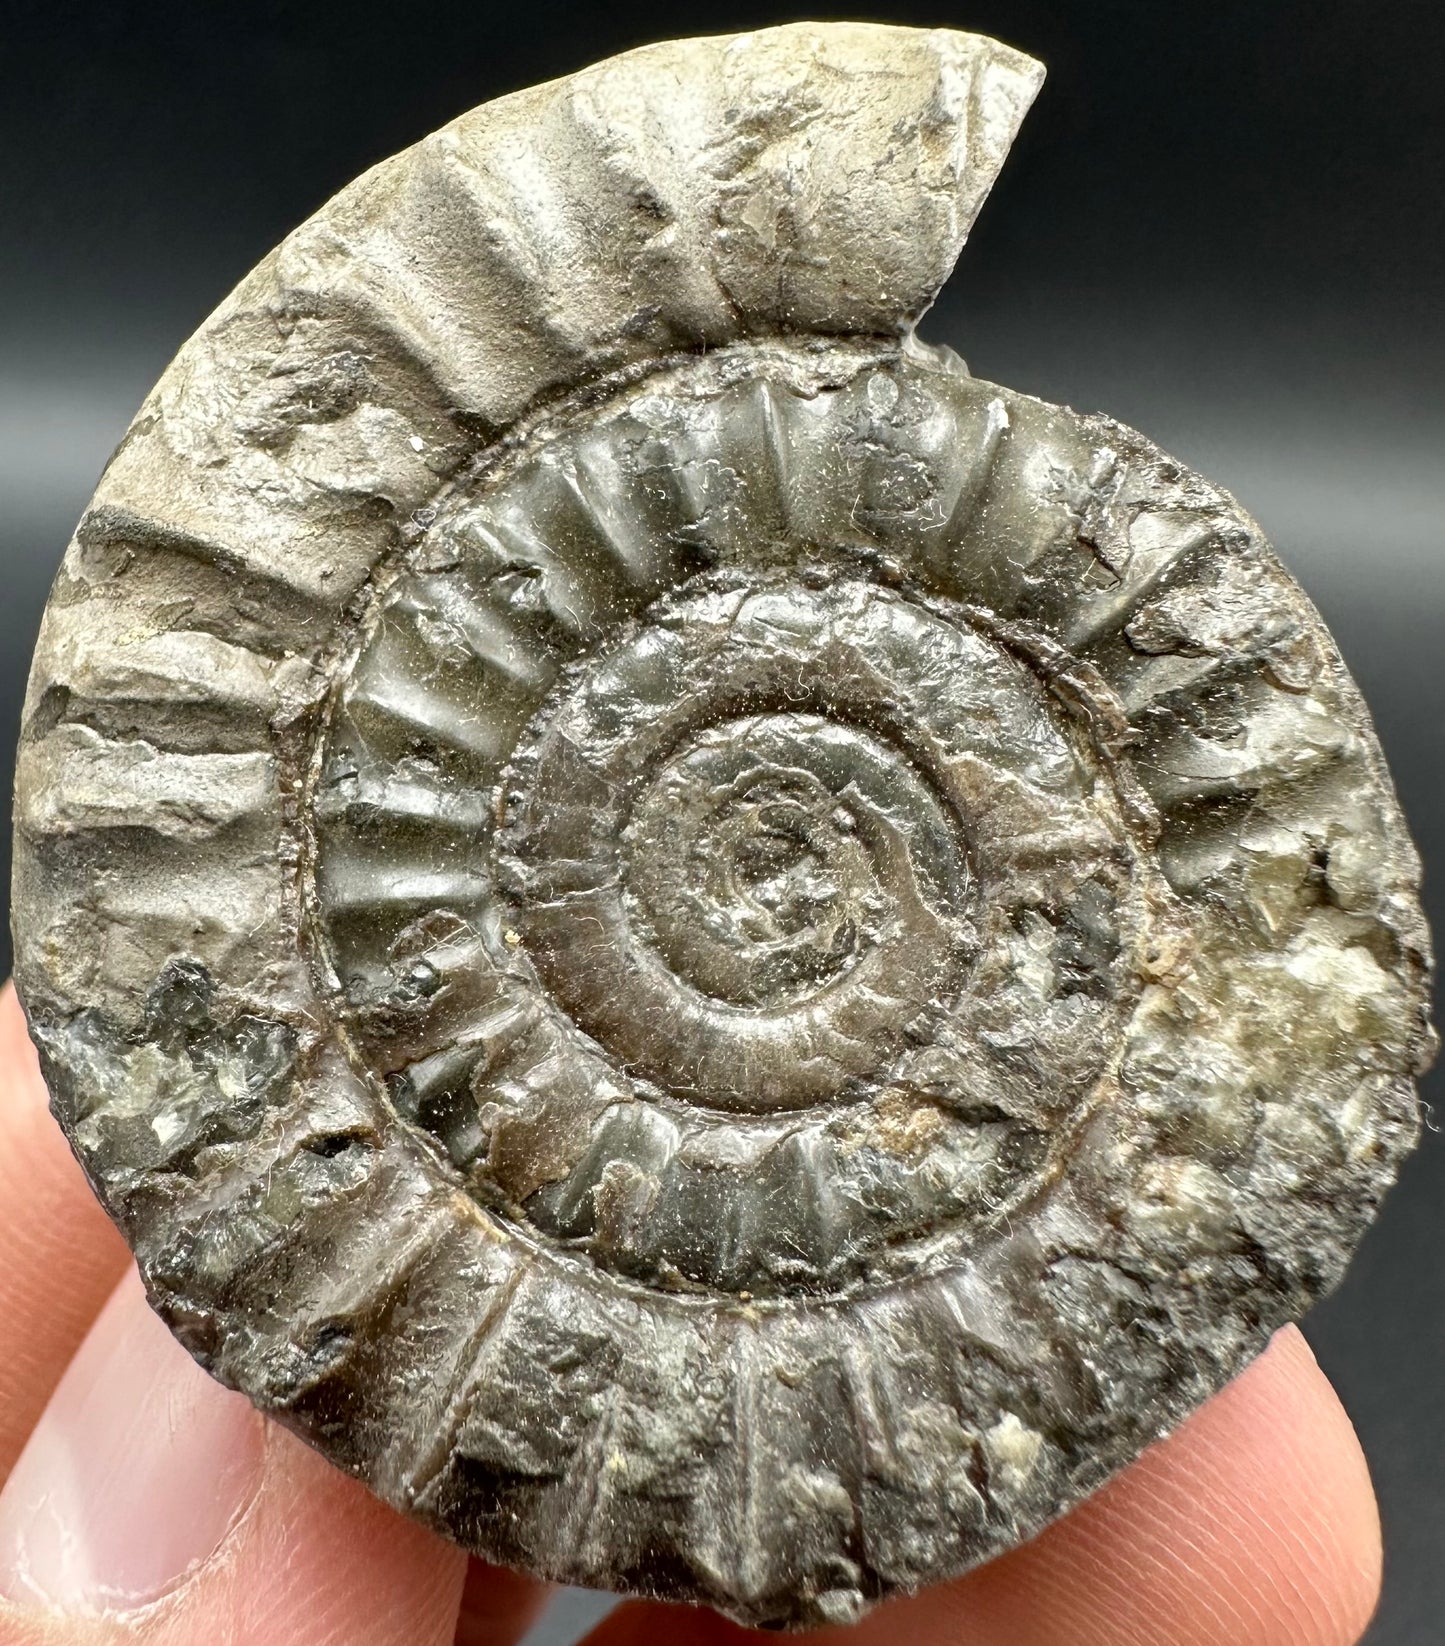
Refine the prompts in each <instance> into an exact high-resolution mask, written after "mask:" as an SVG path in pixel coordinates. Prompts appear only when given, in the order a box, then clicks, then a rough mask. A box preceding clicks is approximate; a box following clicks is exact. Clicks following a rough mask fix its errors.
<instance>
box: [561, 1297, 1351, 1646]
mask: <svg viewBox="0 0 1445 1646" xmlns="http://www.w3.org/2000/svg"><path fill="white" fill-rule="evenodd" d="M1379 1585H1380V1527H1379V1519H1378V1516H1377V1513H1376V1509H1375V1499H1374V1493H1373V1491H1372V1490H1371V1487H1370V1479H1369V1472H1368V1470H1367V1469H1366V1466H1365V1460H1364V1457H1363V1455H1362V1454H1361V1451H1360V1447H1359V1442H1358V1441H1357V1440H1356V1438H1355V1433H1354V1430H1353V1429H1352V1428H1351V1426H1350V1420H1349V1418H1348V1417H1346V1415H1345V1413H1344V1409H1343V1408H1342V1407H1341V1405H1340V1403H1339V1400H1338V1399H1337V1398H1336V1396H1335V1393H1334V1390H1333V1389H1332V1388H1331V1387H1330V1385H1329V1383H1328V1382H1327V1380H1326V1379H1325V1376H1324V1374H1323V1373H1322V1372H1321V1371H1320V1369H1319V1367H1318V1366H1317V1365H1316V1364H1315V1360H1314V1357H1313V1355H1311V1353H1310V1351H1309V1347H1308V1345H1307V1344H1306V1343H1305V1340H1304V1338H1303V1337H1302V1336H1301V1335H1300V1333H1299V1332H1298V1331H1296V1330H1295V1329H1294V1328H1293V1327H1289V1328H1287V1329H1286V1330H1285V1331H1282V1332H1280V1333H1279V1334H1278V1335H1277V1336H1276V1337H1275V1339H1274V1342H1273V1343H1272V1344H1271V1346H1270V1348H1269V1350H1268V1351H1267V1352H1266V1353H1265V1354H1264V1355H1262V1356H1261V1357H1260V1359H1259V1360H1257V1361H1256V1362H1255V1363H1254V1365H1253V1366H1251V1367H1250V1368H1249V1370H1248V1371H1246V1372H1245V1373H1244V1374H1243V1375H1242V1376H1241V1377H1239V1378H1238V1379H1237V1380H1236V1381H1235V1382H1234V1383H1232V1384H1231V1385H1230V1386H1229V1387H1228V1388H1227V1389H1225V1390H1224V1391H1223V1393H1222V1394H1220V1395H1218V1396H1216V1398H1215V1399H1214V1400H1212V1401H1210V1402H1209V1403H1208V1405H1206V1406H1204V1407H1202V1408H1201V1409H1200V1410H1199V1411H1198V1412H1196V1413H1195V1414H1194V1415H1193V1416H1192V1417H1191V1418H1189V1419H1188V1421H1187V1422H1185V1423H1184V1424H1183V1425H1182V1426H1181V1428H1180V1429H1179V1430H1178V1431H1177V1432H1176V1433H1175V1434H1174V1435H1172V1436H1171V1437H1170V1438H1169V1439H1168V1440H1166V1441H1163V1442H1161V1443H1160V1444H1159V1445H1157V1446H1154V1447H1151V1448H1150V1450H1149V1451H1147V1452H1146V1453H1145V1454H1144V1456H1143V1457H1142V1458H1140V1460H1139V1461H1138V1462H1137V1463H1136V1464H1135V1465H1134V1466H1133V1467H1132V1468H1130V1469H1128V1470H1126V1471H1125V1472H1124V1473H1123V1474H1122V1475H1120V1476H1118V1478H1117V1479H1115V1480H1113V1481H1112V1482H1110V1484H1109V1485H1107V1486H1106V1487H1104V1489H1103V1490H1102V1491H1100V1492H1099V1493H1097V1494H1096V1495H1095V1496H1094V1497H1092V1498H1090V1499H1088V1500H1087V1501H1086V1502H1085V1503H1083V1504H1081V1505H1080V1506H1079V1508H1077V1509H1076V1510H1074V1512H1073V1513H1072V1514H1070V1515H1067V1516H1066V1517H1065V1518H1064V1519H1063V1520H1061V1521H1059V1522H1057V1523H1056V1524H1055V1525H1053V1526H1051V1527H1050V1528H1049V1529H1048V1530H1047V1531H1045V1532H1043V1533H1042V1534H1041V1535H1040V1536H1039V1537H1037V1538H1035V1539H1034V1540H1033V1542H1031V1543H1028V1544H1026V1545H1024V1547H1022V1548H1020V1549H1016V1550H1014V1551H1013V1552H1012V1553H1010V1554H1008V1555H1005V1556H1004V1557H1002V1558H1001V1559H999V1560H995V1561H991V1562H990V1563H989V1564H988V1565H986V1566H982V1567H980V1568H979V1569H978V1570H977V1571H975V1572H972V1573H970V1574H969V1575H968V1576H967V1577H964V1578H960V1579H959V1580H958V1581H956V1582H954V1583H947V1584H941V1585H940V1586H939V1587H938V1588H936V1589H931V1590H927V1591H925V1592H924V1593H922V1594H920V1595H916V1596H913V1597H912V1598H910V1599H907V1600H900V1601H895V1602H893V1603H892V1604H890V1605H887V1606H883V1607H880V1608H879V1610H878V1611H876V1612H874V1613H872V1614H871V1615H870V1616H869V1617H867V1618H865V1619H864V1621H863V1622H862V1623H861V1624H860V1625H858V1626H857V1627H856V1628H853V1629H846V1630H842V1629H824V1630H821V1631H819V1632H818V1633H817V1634H814V1635H811V1636H809V1640H810V1643H813V1646H844V1643H845V1642H846V1646H883V1643H885V1642H895V1643H896V1642H899V1641H907V1642H908V1646H944V1643H945V1642H947V1643H963V1642H967V1646H1353V1643H1354V1642H1355V1641H1357V1640H1358V1639H1359V1637H1360V1636H1361V1634H1362V1633H1363V1632H1364V1629H1365V1626H1366V1624H1367V1623H1368V1622H1369V1619H1370V1615H1371V1613H1372V1612H1373V1610H1374V1607H1375V1602H1376V1599H1377V1597H1378V1594H1379ZM757 1638H759V1637H758V1636H757V1635H756V1634H755V1633H754V1631H752V1630H746V1629H739V1628H738V1627H736V1625H733V1624H730V1623H727V1622H726V1621H725V1620H723V1619H722V1618H719V1617H716V1616H714V1615H713V1614H711V1613H707V1612H694V1613H687V1612H684V1611H682V1610H681V1609H679V1608H676V1607H662V1606H656V1605H648V1604H635V1605H630V1606H623V1607H620V1608H619V1609H618V1611H616V1612H615V1613H613V1615H612V1616H611V1617H610V1618H608V1619H607V1620H606V1621H605V1622H604V1623H602V1624H601V1625H600V1626H599V1627H598V1628H597V1629H595V1630H594V1631H593V1632H592V1634H591V1635H589V1636H588V1638H587V1642H586V1643H585V1646H643V1643H644V1642H647V1643H652V1642H656V1641H660V1640H666V1641H668V1643H669V1646H704V1643H706V1646H724V1643H726V1642H740V1641H744V1640H750V1639H757Z"/></svg>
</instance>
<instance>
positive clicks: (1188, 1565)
mask: <svg viewBox="0 0 1445 1646" xmlns="http://www.w3.org/2000/svg"><path fill="white" fill-rule="evenodd" d="M0 1250H3V1251H4V1253H5V1257H4V1260H3V1263H0V1481H3V1482H4V1486H3V1489H0V1597H3V1599H0V1646H453V1643H455V1646H504V1643H507V1642H512V1641H516V1640H518V1639H520V1637H521V1636H522V1635H523V1634H525V1632H526V1630H527V1628H528V1627H529V1626H530V1624H531V1622H532V1620H533V1618H534V1617H535V1616H536V1614H537V1613H538V1611H539V1610H540V1609H541V1607H542V1605H543V1604H544V1603H545V1600H546V1589H545V1587H544V1586H543V1585H541V1584H537V1583H534V1582H532V1581H531V1580H529V1579H526V1578H522V1577H518V1576H516V1575H515V1574H513V1573H509V1572H504V1571H500V1570H498V1569H496V1568H494V1567H489V1566H486V1565H484V1564H483V1563H482V1562H480V1561H476V1560H471V1561H469V1560H468V1559H467V1557H466V1556H465V1555H463V1554H462V1553H461V1552H460V1551H459V1550H457V1549H454V1548H452V1547H451V1546H450V1545H449V1544H446V1543H443V1542H442V1541H441V1540H440V1539H438V1538H435V1537H433V1536H432V1535H431V1534H430V1533H429V1532H426V1531H425V1530H423V1529H422V1528H421V1527H420V1526H417V1525H414V1524H412V1523H411V1522H409V1521H406V1520H403V1519H402V1518H401V1517H399V1516H398V1515H396V1514H395V1513H393V1512H392V1511H391V1510H390V1509H388V1508H386V1507H385V1506H384V1505H383V1504H381V1503H380V1502H378V1501H377V1500H376V1499H374V1498H373V1497H371V1495H370V1494H369V1493H368V1492H366V1491H365V1490H364V1489H363V1488H362V1487H361V1486H359V1485H358V1484H357V1483H356V1482H355V1481H352V1480H349V1479H348V1478H347V1477H346V1476H344V1475H342V1474H341V1473H340V1472H339V1471H337V1470H336V1469H334V1468H332V1467H331V1466H330V1465H329V1464H327V1463H325V1462H323V1461H322V1460H321V1458H320V1457H318V1456H316V1455H315V1454H314V1453H312V1452H311V1451H309V1450H308V1449H307V1448H306V1447H305V1446H303V1445H302V1444H301V1442H300V1441H298V1440H296V1439H294V1438H293V1437H292V1436H291V1435H289V1434H288V1433H286V1432H285V1431H284V1430H282V1429H280V1428H278V1427H277V1426H276V1425H274V1424H270V1423H267V1422H266V1421H265V1420H264V1419H263V1418H261V1417H260V1416H259V1415H258V1414H257V1413H256V1412H255V1411H253V1409H252V1408H251V1407H250V1406H249V1405H248V1404H247V1402H246V1401H245V1400H244V1399H242V1397H241V1396H239V1395H235V1394H232V1393H230V1392H228V1391H227V1390H224V1389H222V1388H221V1387H220V1385H219V1384H216V1383H214V1382H213V1381H212V1380H211V1379H210V1378H208V1377H207V1376H206V1375H205V1374H204V1373H203V1372H201V1371H200V1370H199V1369H198V1368H197V1367H196V1366H195V1365H194V1364H193V1363H192V1362H191V1361H190V1359H189V1358H188V1357H187V1355H186V1354H185V1352H184V1351H183V1350H182V1349H181V1348H180V1347H179V1346H178V1345H177V1344H176V1343H175V1342H174V1340H173V1339H172V1338H171V1336H170V1334H169V1333H168V1332H167V1331H166V1329H165V1327H164V1326H163V1325H162V1324H161V1323H160V1322H159V1321H158V1320H157V1319H156V1318H155V1317H154V1316H153V1315H152V1314H151V1313H150V1311H149V1310H148V1309H147V1307H146V1304H145V1300H144V1297H143V1295H142V1292H141V1288H140V1284H139V1282H138V1280H137V1279H136V1277H135V1275H134V1272H133V1270H131V1269H130V1268H129V1260H128V1257H127V1253H126V1251H125V1248H124V1245H123V1244H122V1242H121V1240H120V1237H119V1236H118V1235H117V1234H116V1232H115V1230H114V1229H113V1228H112V1227H111V1225H110V1224H109V1222H108V1221H107V1220H106V1218H105V1216H104V1214H103V1213H102V1212H101V1210H100V1208H99V1206H98V1205H97V1204H96V1203H95V1201H94V1199H93V1198H92V1196H91V1194H90V1191H89V1189H88V1188H87V1187H86V1185H85V1182H84V1179H83V1178H82V1176H81V1174H80V1171H79V1169H78V1167H77V1166H76V1165H75V1162H74V1160H73V1159H72V1158H71V1155H70V1152H69V1150H68V1149H67V1147H66V1145H65V1142H64V1140H63V1138H62V1137H61V1134H60V1131H59V1129H58V1128H57V1127H56V1126H55V1125H54V1123H53V1122H52V1121H51V1119H50V1116H49V1114H48V1113H47V1112H46V1107H45V1092H44V1087H43V1085H42V1083H41V1079H40V1073H39V1070H38V1068H37V1066H36V1062H35V1057H34V1054H33V1052H32V1050H31V1048H30V1044H29V1040H28V1039H27V1037H26V1033H25V1026H24V1022H23V1020H22V1017H21V1013H20V1009H19V1007H18V1005H17V1003H16V1000H15V996H14V993H13V991H12V990H10V989H8V988H7V989H6V990H5V991H4V993H3V995H0ZM7 1476H8V1478H7ZM1379 1575H1380V1538H1379V1523H1378V1519H1377V1516H1376V1512H1375V1502H1374V1495H1373V1493H1372V1491H1371V1488H1370V1481H1369V1475H1368V1472H1367V1470H1366V1467H1365V1461H1364V1458H1363V1456H1362V1455H1361V1453H1360V1448H1359V1444H1358V1442H1357V1441H1356V1439H1355V1436H1354V1431H1353V1430H1352V1429H1351V1427H1350V1423H1349V1419H1348V1418H1347V1417H1346V1416H1345V1413H1344V1411H1343V1409H1342V1408H1341V1406H1340V1404H1339V1401H1338V1400H1337V1399H1336V1397H1335V1394H1334V1391H1333V1390H1332V1389H1331V1388H1330V1386H1329V1384H1328V1382H1326V1380H1325V1378H1324V1375H1323V1373H1321V1371H1320V1370H1319V1367H1318V1366H1317V1365H1316V1364H1315V1362H1314V1359H1313V1357H1312V1356H1311V1354H1310V1351H1309V1349H1308V1347H1307V1346H1306V1344H1305V1341H1304V1339H1303V1337H1301V1336H1300V1334H1299V1333H1298V1332H1297V1331H1296V1330H1294V1329H1293V1328H1288V1329H1287V1330H1285V1331H1283V1332H1281V1333H1279V1335H1278V1336H1277V1337H1276V1338H1275V1340H1274V1342H1273V1344H1272V1345H1271V1347H1270V1348H1269V1350H1268V1351H1267V1352H1266V1353H1265V1354H1264V1355H1263V1356H1262V1357H1261V1358H1260V1359H1259V1360H1258V1361H1257V1362H1256V1363H1255V1364H1254V1365H1253V1366H1252V1367H1250V1369H1249V1370H1248V1371H1247V1372H1245V1374H1244V1375H1243V1376H1242V1377H1240V1378H1239V1379H1238V1380H1237V1381H1236V1382H1235V1383H1233V1384H1232V1385H1231V1386H1230V1387H1229V1388H1228V1389H1226V1390H1225V1391H1224V1392H1223V1393H1222V1394H1221V1395H1219V1396H1217V1397H1216V1398H1215V1399H1214V1400H1212V1401H1211V1402H1210V1403H1209V1404H1208V1405H1207V1406H1205V1407H1204V1408H1203V1409H1202V1410H1200V1411H1199V1412H1197V1413H1196V1414H1195V1415H1194V1416H1193V1417H1192V1418H1190V1419H1189V1420H1188V1422H1186V1423H1185V1424H1184V1425H1183V1426H1182V1427H1181V1428H1180V1429H1179V1431H1178V1432H1177V1433H1176V1434H1175V1435H1174V1436H1173V1437H1172V1438H1170V1439H1169V1440H1167V1441H1165V1442H1163V1443H1161V1444H1160V1445H1158V1446H1155V1447H1153V1448H1152V1449H1151V1450H1150V1451H1149V1452H1147V1453H1146V1454H1145V1456H1144V1457H1143V1458H1142V1459H1140V1461H1139V1462H1138V1463H1136V1464H1135V1465H1134V1466H1133V1467H1132V1468H1131V1469H1129V1470H1127V1471H1126V1472H1125V1473H1124V1474H1122V1475H1120V1476H1119V1477H1118V1478H1117V1479H1116V1480H1114V1481H1113V1482H1112V1483H1111V1484H1110V1485H1108V1486H1106V1487H1105V1488H1104V1490H1103V1491H1101V1492H1099V1493H1098V1494H1097V1495H1096V1496H1094V1497H1093V1498H1091V1499H1089V1501H1088V1502H1086V1503H1084V1504H1083V1505H1082V1506H1081V1507H1080V1508H1078V1509H1076V1510H1075V1511H1074V1512H1073V1513H1072V1514H1070V1515H1068V1516H1067V1517H1066V1518H1065V1519H1063V1520H1062V1521H1060V1522H1058V1523H1057V1524H1056V1525H1055V1526H1053V1527H1051V1528H1050V1529H1049V1530H1048V1531H1046V1532H1044V1533H1043V1534H1042V1535H1041V1536H1040V1537H1038V1538H1036V1539H1035V1540H1034V1541H1033V1542H1032V1543H1030V1544H1028V1545H1026V1546H1025V1547H1023V1548H1021V1549H1018V1550H1015V1551H1014V1552H1013V1553H1012V1554H1009V1555H1006V1556H1005V1557H1003V1558H1002V1559H1000V1560H996V1561H993V1562H991V1563H990V1564H989V1565H987V1566H985V1567H982V1568H980V1569H979V1570H977V1571H975V1572H973V1573H971V1574H970V1575H969V1576H967V1577H964V1578H961V1579H959V1580H958V1581H957V1582H954V1583H948V1584H943V1585H941V1586H940V1587H938V1588H936V1589H931V1590H928V1591H926V1592H925V1593H923V1594H920V1595H918V1596H916V1597H914V1598H912V1599H908V1600H901V1601H895V1602H893V1603H892V1604H890V1605H887V1606H884V1607H882V1608H880V1609H879V1610H878V1611H877V1612H875V1613H873V1614H872V1615H871V1616H870V1617H868V1618H867V1619H865V1620H864V1622H863V1623H862V1624H860V1625H859V1626H858V1627H857V1628H855V1629H829V1630H824V1631H822V1632H820V1633H818V1634H815V1635H813V1636H811V1637H810V1641H811V1642H812V1643H815V1646H825V1643H826V1646H843V1642H845V1641H846V1642H848V1643H850V1646H883V1643H887V1642H905V1641H906V1642H907V1643H908V1646H944V1643H951V1642H958V1643H959V1646H1348V1643H1350V1642H1353V1641H1355V1640H1357V1639H1358V1638H1359V1636H1360V1634H1361V1632H1362V1631H1363V1629H1364V1627H1365V1624H1366V1622H1367V1621H1368V1618H1369V1616H1370V1613H1371V1611H1372V1609H1373V1607H1374V1603H1375V1597H1376V1595H1377V1593H1378V1589H1379ZM753 1638H758V1639H761V1638H764V1637H761V1636H754V1634H753V1631H751V1630H746V1629H739V1628H738V1627H737V1626H736V1625H734V1624H731V1623H728V1622H726V1621H724V1620H723V1619H722V1618H720V1617H718V1616H717V1615H716V1614H714V1613H711V1612H707V1611H701V1610H696V1609H691V1608H682V1607H673V1606H662V1605H657V1604H651V1603H646V1602H633V1603H628V1604H625V1605H622V1606H620V1607H619V1608H618V1609H617V1610H616V1611H615V1612H614V1613H612V1615H611V1616H610V1617H608V1618H607V1620H606V1621H605V1622H603V1623H602V1624H601V1625H600V1627H599V1628H598V1629H596V1630H595V1631H594V1632H593V1633H592V1635H590V1636H589V1637H588V1642H587V1646H643V1643H647V1646H652V1643H653V1642H657V1643H666V1646H723V1643H726V1642H742V1641H745V1640H747V1639H753Z"/></svg>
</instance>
